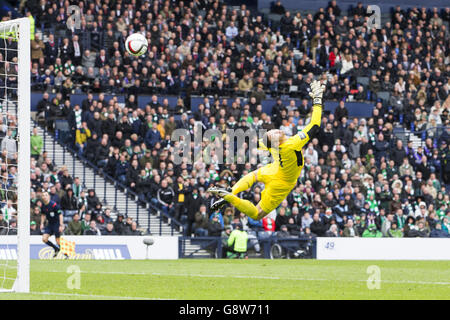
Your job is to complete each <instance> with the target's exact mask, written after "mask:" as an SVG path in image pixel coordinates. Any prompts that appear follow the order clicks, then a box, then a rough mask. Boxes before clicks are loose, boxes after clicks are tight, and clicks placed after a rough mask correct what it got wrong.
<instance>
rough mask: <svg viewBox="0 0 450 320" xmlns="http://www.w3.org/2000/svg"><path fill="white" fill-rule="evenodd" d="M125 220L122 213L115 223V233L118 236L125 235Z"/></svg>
mask: <svg viewBox="0 0 450 320" xmlns="http://www.w3.org/2000/svg"><path fill="white" fill-rule="evenodd" d="M123 218H124V216H123V214H122V213H118V214H117V218H116V221H114V231H115V232H116V233H117V234H118V235H124V234H125V222H124V221H123Z"/></svg>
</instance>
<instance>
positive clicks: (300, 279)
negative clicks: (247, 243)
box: [46, 270, 450, 286]
mask: <svg viewBox="0 0 450 320" xmlns="http://www.w3.org/2000/svg"><path fill="white" fill-rule="evenodd" d="M46 272H56V273H62V272H64V271H57V270H47V271H46ZM81 273H87V274H123V275H151V276H166V277H199V278H238V279H266V280H294V281H295V280H296V281H346V282H367V280H359V279H355V280H348V279H344V280H343V279H320V278H319V279H318V278H290V277H270V276H252V275H224V274H183V273H177V274H170V273H158V272H120V271H111V272H108V271H106V272H101V271H81ZM380 281H381V282H384V283H394V284H401V283H410V284H428V285H445V286H446V285H450V282H434V281H413V280H380Z"/></svg>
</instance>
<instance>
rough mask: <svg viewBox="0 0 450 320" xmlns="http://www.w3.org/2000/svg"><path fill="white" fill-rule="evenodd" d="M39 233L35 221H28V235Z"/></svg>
mask: <svg viewBox="0 0 450 320" xmlns="http://www.w3.org/2000/svg"><path fill="white" fill-rule="evenodd" d="M40 234H41V230H39V229H38V228H37V225H36V221H31V222H30V235H32V236H37V235H40Z"/></svg>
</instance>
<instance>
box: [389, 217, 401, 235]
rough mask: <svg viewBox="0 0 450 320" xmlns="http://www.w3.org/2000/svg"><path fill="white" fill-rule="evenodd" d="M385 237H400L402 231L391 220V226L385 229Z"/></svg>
mask: <svg viewBox="0 0 450 320" xmlns="http://www.w3.org/2000/svg"><path fill="white" fill-rule="evenodd" d="M387 237H390V238H402V237H403V232H402V230H401V229H399V228H398V226H397V222H395V221H393V222H392V224H391V228H390V229H388V231H387Z"/></svg>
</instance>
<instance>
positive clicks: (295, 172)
mask: <svg viewBox="0 0 450 320" xmlns="http://www.w3.org/2000/svg"><path fill="white" fill-rule="evenodd" d="M321 118H322V106H320V105H314V106H313V113H312V116H311V121H310V123H309V124H308V125H307V126H306V127H305V128H304V129H303V130H302V131H300V132H299V133H297V134H296V135H294V136H292V137H290V138H289V139H287V140H286V141H285V142H284V143H282V144H281V145H280V146H279V148H278V149H276V148H270V149H268V148H267V147H266V146H265V145H264V144H263V142H262V141H261V140H260V145H261V146H262V148H263V149H265V150H269V152H270V153H271V155H272V157H273V160H274V161H273V162H272V163H270V164H268V165H266V166H265V167H264V168H261V170H262V172H261V173H263V174H264V175H270V176H273V179H278V180H283V181H285V182H286V183H294V182H296V181H297V179H298V177H299V176H300V173H301V171H302V169H303V165H304V159H303V154H302V149H303V147H304V146H305V145H306V144H307V143H308V142H309V140H310V136H309V135H310V134H311V132H312V131H311V129H312V128H313V127H314V126H316V128H318V127H319V126H320V122H321Z"/></svg>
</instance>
